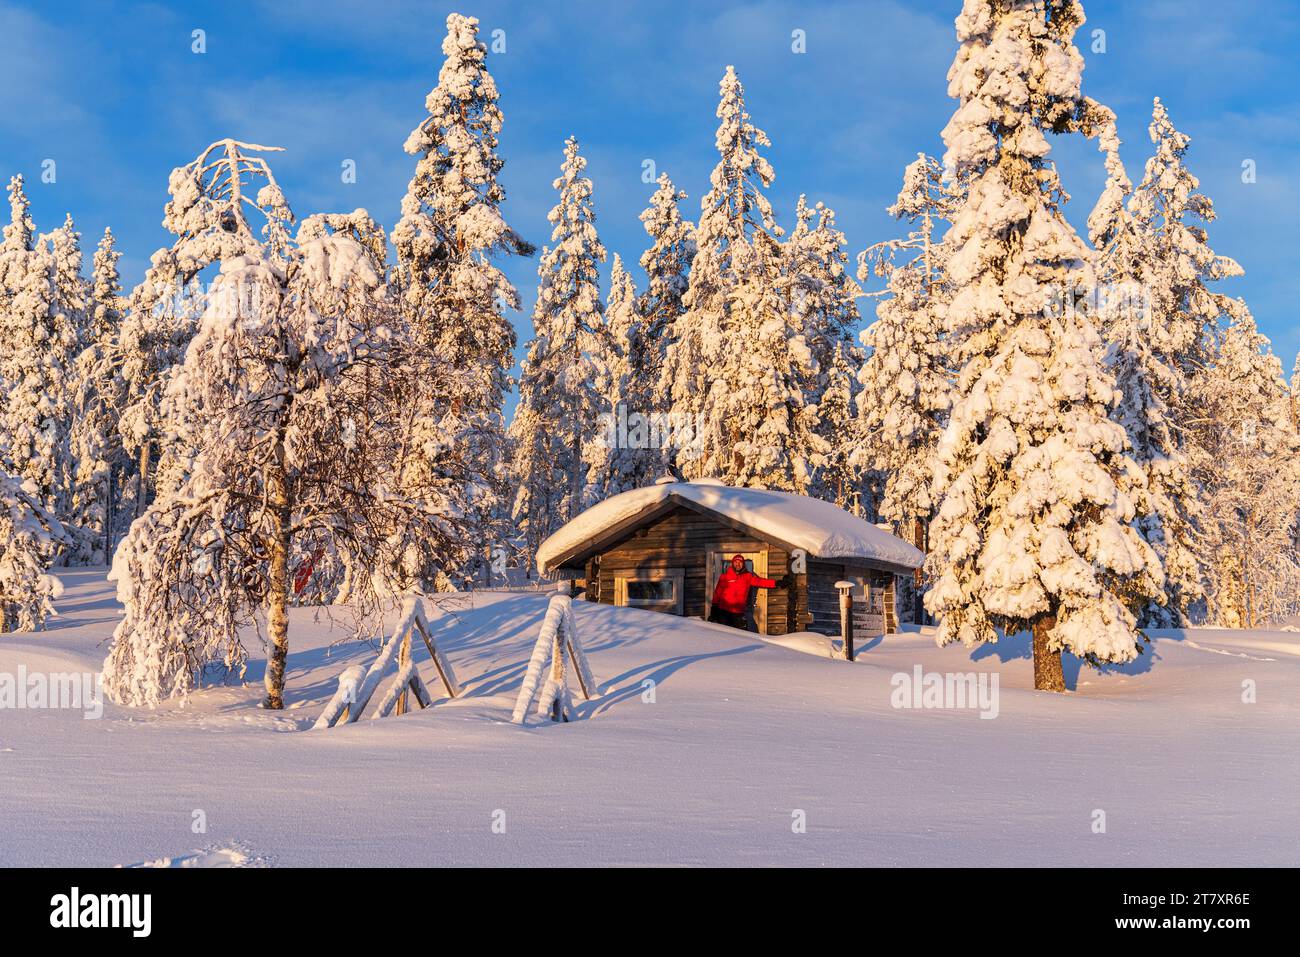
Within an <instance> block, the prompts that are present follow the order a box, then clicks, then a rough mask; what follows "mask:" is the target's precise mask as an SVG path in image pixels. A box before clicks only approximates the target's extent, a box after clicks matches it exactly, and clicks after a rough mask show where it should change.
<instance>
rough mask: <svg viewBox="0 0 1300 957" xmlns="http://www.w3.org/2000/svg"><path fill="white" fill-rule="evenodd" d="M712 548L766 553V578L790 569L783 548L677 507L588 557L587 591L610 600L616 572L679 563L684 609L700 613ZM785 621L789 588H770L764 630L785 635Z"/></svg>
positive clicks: (709, 585)
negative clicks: (682, 576) (590, 558)
mask: <svg viewBox="0 0 1300 957" xmlns="http://www.w3.org/2000/svg"><path fill="white" fill-rule="evenodd" d="M711 551H724V552H766V553H767V576H766V577H768V578H781V577H783V576H784V575H785V574H786V571H787V570H788V568H789V556H788V555H786V553H785V552H784V551H782V550H781V549H779V548H777V547H775V546H772V545H769V544H768V543H767V542H764V541H762V540H760V539H756V538H752V537H749V536H747V535H744V534H743V533H741V532H738V531H736V530H735V529H733V528H731V527H730V526H728V525H724V524H722V523H721V522H717V521H714V520H713V519H711V518H709V517H708V516H706V515H701V514H700V513H699V512H695V511H692V510H691V509H687V508H680V507H679V508H676V509H674V510H672V511H671V512H668V513H667V514H665V515H663V516H662V517H660V518H658V519H656V520H655V521H653V522H651V523H649V524H648V525H645V526H642V527H641V528H639V529H637V530H635V531H634V532H631V533H629V534H628V536H627V537H625V538H624V539H622V540H621V541H619V542H616V543H614V544H613V545H611V546H609V547H607V548H606V549H605V550H604V551H603V552H601V553H600V554H599V555H598V556H596V557H595V558H593V559H592V560H591V561H590V562H588V564H587V567H586V569H585V571H586V574H587V576H588V585H587V596H588V598H589V599H591V600H593V601H599V602H603V603H604V604H607V605H612V604H613V603H614V578H615V575H616V574H620V573H626V572H634V571H647V570H652V569H657V568H680V569H682V570H683V572H684V575H685V579H684V587H683V598H684V608H685V614H686V615H687V617H700V616H703V615H704V607H705V600H706V597H707V594H708V593H711V592H712V589H713V585H714V583H713V582H712V581H706V580H705V577H706V573H707V569H706V568H705V564H706V562H707V560H708V553H709V552H711ZM593 585H594V586H595V587H594V588H593V587H592V586H593ZM789 620H790V595H789V594H788V592H787V590H786V589H784V588H773V589H769V591H768V596H767V631H768V634H771V635H783V634H786V633H787V632H788V631H790V627H789Z"/></svg>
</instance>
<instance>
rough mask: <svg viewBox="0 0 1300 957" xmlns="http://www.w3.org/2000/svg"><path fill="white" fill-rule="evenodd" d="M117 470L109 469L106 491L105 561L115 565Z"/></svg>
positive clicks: (110, 467) (114, 468) (112, 467)
mask: <svg viewBox="0 0 1300 957" xmlns="http://www.w3.org/2000/svg"><path fill="white" fill-rule="evenodd" d="M116 492H117V468H116V467H115V466H112V465H110V466H109V467H108V482H107V483H106V487H105V489H104V499H105V504H104V561H105V563H107V564H108V565H109V566H111V565H112V564H113V513H114V512H115V511H117V501H116V499H117V496H116V494H115V493H116Z"/></svg>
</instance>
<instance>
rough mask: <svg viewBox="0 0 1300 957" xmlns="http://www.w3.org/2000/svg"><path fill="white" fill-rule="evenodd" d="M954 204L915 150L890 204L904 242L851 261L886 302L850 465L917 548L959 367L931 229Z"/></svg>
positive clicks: (942, 250) (872, 332)
mask: <svg viewBox="0 0 1300 957" xmlns="http://www.w3.org/2000/svg"><path fill="white" fill-rule="evenodd" d="M961 201H962V194H961V191H960V189H959V188H958V187H957V186H956V185H955V184H953V183H949V182H946V181H945V179H944V175H943V167H942V166H941V165H940V163H939V161H938V160H936V159H934V158H933V157H930V156H927V155H925V154H924V153H919V154H917V158H916V159H915V160H913V161H912V162H911V163H909V164H908V165H907V168H906V169H905V170H904V172H903V186H902V189H901V190H900V191H899V194H898V200H897V201H896V202H895V203H894V205H893V206H891V207H890V208H889V213H890V215H891V216H894V217H895V218H897V219H902V220H906V221H908V222H910V223H911V224H912V230H911V232H909V233H908V235H907V237H906V238H905V239H899V240H890V241H888V242H885V243H881V244H879V245H877V246H873V247H872V248H871V249H869V250H867V251H866V252H864V253H863V254H862V255H861V256H860V257H859V264H858V275H859V278H860V279H861V280H862V281H863V282H866V281H867V280H868V278H869V277H870V276H872V275H875V276H878V277H883V278H884V279H885V280H886V293H887V297H886V298H884V299H882V300H881V301H880V302H879V303H878V304H877V306H876V321H875V322H874V323H872V324H871V325H870V326H868V327H867V329H866V330H865V331H864V332H863V333H862V342H863V345H865V346H866V347H867V349H868V350H869V355H868V356H867V359H866V361H865V362H864V363H863V364H862V370H861V373H860V376H859V381H860V383H861V386H862V391H861V392H860V393H859V395H858V421H857V435H858V437H859V444H858V447H857V448H856V449H855V454H854V456H853V458H852V462H853V463H854V464H855V465H856V466H857V467H858V468H860V469H862V470H863V471H868V472H875V473H878V474H880V475H881V476H883V483H884V484H883V496H882V498H881V500H880V501H879V502H878V503H877V505H876V513H877V515H878V517H880V518H882V519H884V520H886V521H889V522H892V523H894V525H895V526H896V527H897V528H898V530H899V532H900V533H901V534H902V535H903V537H905V538H907V539H909V540H911V541H912V542H913V543H915V544H916V545H917V546H918V547H920V548H924V547H925V540H926V530H927V528H928V526H929V523H930V520H931V518H932V516H933V514H934V508H935V504H936V500H935V495H934V492H933V489H932V487H931V483H932V481H933V475H934V465H935V461H934V456H935V450H936V448H937V447H938V445H939V437H940V436H941V435H942V434H943V430H944V428H945V427H946V425H947V422H948V410H949V408H950V406H951V402H952V396H951V393H952V388H953V380H954V378H955V376H956V371H957V369H958V368H959V367H960V364H961V360H962V355H961V351H962V349H963V348H964V347H963V332H964V330H962V329H953V330H950V329H949V328H948V327H947V320H948V310H947V305H948V301H949V299H950V294H949V288H948V282H947V277H946V273H945V268H944V267H945V263H946V257H947V255H948V254H949V253H950V250H949V248H948V247H946V246H944V245H943V244H942V243H940V242H939V237H936V231H937V230H939V229H940V228H941V227H943V226H945V225H946V224H947V223H948V222H949V221H950V220H951V218H952V216H953V215H954V213H955V211H956V210H957V208H958V207H959V206H960V204H961Z"/></svg>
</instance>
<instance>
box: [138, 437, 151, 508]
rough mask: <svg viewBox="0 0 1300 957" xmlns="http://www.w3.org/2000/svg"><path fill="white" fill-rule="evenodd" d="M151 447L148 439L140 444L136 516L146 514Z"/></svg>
mask: <svg viewBox="0 0 1300 957" xmlns="http://www.w3.org/2000/svg"><path fill="white" fill-rule="evenodd" d="M149 447H150V443H149V442H148V441H147V440H146V441H145V442H144V443H143V444H142V445H141V446H140V475H139V480H138V483H137V486H136V489H137V490H136V494H135V517H136V518H139V517H140V516H141V515H143V514H144V500H145V493H146V492H147V491H148V489H149Z"/></svg>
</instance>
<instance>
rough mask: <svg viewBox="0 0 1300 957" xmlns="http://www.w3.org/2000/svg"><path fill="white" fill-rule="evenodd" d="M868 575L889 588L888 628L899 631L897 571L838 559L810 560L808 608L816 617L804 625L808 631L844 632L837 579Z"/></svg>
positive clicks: (886, 598)
mask: <svg viewBox="0 0 1300 957" xmlns="http://www.w3.org/2000/svg"><path fill="white" fill-rule="evenodd" d="M864 576H865V577H866V578H868V579H869V580H870V581H871V583H872V585H873V586H880V587H882V588H884V589H886V591H885V614H886V617H887V619H888V620H889V623H888V625H887V626H886V627H887V629H888V630H889V631H890V632H891V633H892V632H896V631H897V630H898V614H897V609H896V608H895V607H894V594H895V593H894V590H893V588H892V587H891V586H893V585H894V574H893V573H892V572H887V571H881V570H879V569H871V568H866V567H863V566H861V565H844V564H842V563H838V562H824V561H815V560H814V561H810V562H808V584H807V593H808V611H809V612H811V614H812V616H813V619H812V622H811V623H810V624H806V625H804V626H803V627H804V630H806V631H813V632H816V633H817V634H819V635H838V634H839V633H840V593H839V589H837V588H836V587H835V583H836V582H837V581H842V580H849V581H851V580H854V579H858V578H862V577H864Z"/></svg>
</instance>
